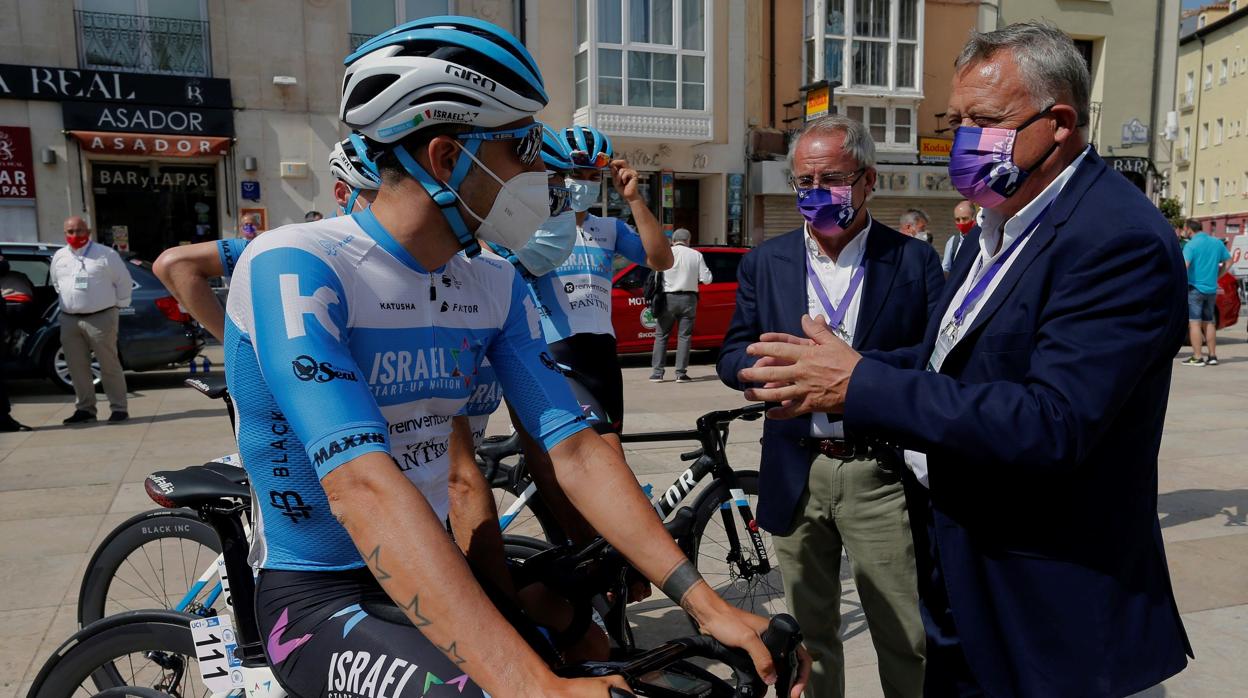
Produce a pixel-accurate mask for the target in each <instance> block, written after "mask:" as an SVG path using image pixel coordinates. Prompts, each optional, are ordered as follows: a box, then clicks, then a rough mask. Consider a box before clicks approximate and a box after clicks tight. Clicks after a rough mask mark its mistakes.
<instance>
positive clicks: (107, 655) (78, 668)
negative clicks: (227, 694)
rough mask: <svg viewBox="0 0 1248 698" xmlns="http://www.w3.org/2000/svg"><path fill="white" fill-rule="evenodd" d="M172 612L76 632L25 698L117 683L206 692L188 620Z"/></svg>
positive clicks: (196, 694) (198, 696) (62, 695)
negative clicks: (197, 663) (200, 676)
mask: <svg viewBox="0 0 1248 698" xmlns="http://www.w3.org/2000/svg"><path fill="white" fill-rule="evenodd" d="M195 618H196V616H192V615H189V614H186V613H177V612H175V611H156V610H153V611H130V612H128V613H122V614H119V615H115V616H110V617H108V618H105V619H103V620H101V621H97V622H95V623H92V624H91V625H88V626H87V627H85V628H83V629H82V630H79V631H78V632H77V633H75V634H74V635H73V637H71V638H69V639H68V640H66V641H65V643H64V644H62V645H61V646H60V648H58V649H57V650H56V652H55V653H53V655H52V656H51V657H49V658H48V660H47V662H45V663H44V665H43V668H42V669H41V670H40V671H39V675H38V676H37V677H35V682H34V685H32V686H31V689H30V693H29V694H28V698H87V697H89V696H96V695H99V694H101V693H108V694H110V695H111V694H112V693H113V691H111V690H110V689H115V688H118V687H121V686H130V687H141V688H145V689H151V690H152V691H157V692H160V693H165V694H168V695H169V696H171V697H172V698H206V697H207V696H209V695H211V693H210V691H208V689H207V688H206V687H205V686H204V685H203V682H202V680H201V679H200V678H199V671H198V667H197V666H196V660H195V642H194V640H193V639H192V638H191V628H190V622H191V621H192V620H194V619H195Z"/></svg>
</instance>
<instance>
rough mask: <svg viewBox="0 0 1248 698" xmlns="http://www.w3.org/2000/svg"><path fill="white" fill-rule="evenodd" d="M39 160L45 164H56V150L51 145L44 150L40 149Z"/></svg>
mask: <svg viewBox="0 0 1248 698" xmlns="http://www.w3.org/2000/svg"><path fill="white" fill-rule="evenodd" d="M39 162H42V163H43V164H45V165H55V164H56V151H55V150H53V149H52V148H51V147H48V148H44V149H43V150H41V151H39Z"/></svg>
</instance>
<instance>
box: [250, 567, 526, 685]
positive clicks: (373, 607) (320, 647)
mask: <svg viewBox="0 0 1248 698" xmlns="http://www.w3.org/2000/svg"><path fill="white" fill-rule="evenodd" d="M478 581H480V580H479V579H478ZM486 593H487V595H490V596H491V598H494V599H497V597H496V596H494V595H493V594H491V591H490V589H489V588H486ZM495 605H496V606H498V605H499V604H498V602H497V600H496V602H495ZM499 610H500V611H502V612H503V613H504V617H506V618H507V620H508V621H510V622H512V623H513V626H516V627H517V630H519V631H520V633H521V636H522V637H524V638H525V639H526V640H527V641H528V642H529V643H530V645H531V646H532V645H535V644H541V643H544V642H545V640H543V639H541V638H540V636H539V637H536V638H535V637H533V636H532V632H533V629H532V627H531V626H529V627H527V628H526V627H525V623H523V622H517V620H518V619H517V617H516V615H515V612H514V610H512V609H507V608H505V607H499ZM256 616H257V620H258V622H259V625H260V633H261V635H260V637H261V638H262V639H263V640H264V642H265V653H266V655H267V657H268V661H269V666H271V667H272V668H273V673H274V674H275V675H276V677H277V681H278V683H280V684H281V685H282V687H283V688H284V689H286V691H287V693H289V694H290V695H292V696H300V698H317V697H320V698H381V697H382V696H388V697H390V698H407V697H409V696H432V697H434V698H436V697H437V696H443V695H445V696H456V698H459V697H460V696H465V697H471V698H480V697H481V696H485V695H486V694H485V692H484V691H482V690H481V689H480V688H479V687H478V686H477V685H476V684H475V683H474V682H473V681H472V679H470V678H468V675H467V674H466V673H465V672H464V671H462V670H461V669H460V667H459V665H458V664H457V663H456V662H454V661H452V660H451V659H450V658H449V657H448V656H447V654H446V653H444V652H443V651H442V650H440V649H438V648H437V647H436V646H435V645H434V644H433V642H432V641H430V640H428V639H426V638H425V636H424V635H422V634H421V633H420V631H419V630H417V629H416V627H415V626H413V625H412V624H411V622H410V621H409V620H408V619H407V616H406V615H404V613H403V611H402V610H401V609H400V608H399V607H398V606H396V605H395V604H394V602H393V601H391V600H390V597H389V596H387V595H386V592H385V591H383V590H382V588H381V585H379V584H378V583H377V580H376V578H374V577H373V574H372V572H370V571H369V570H368V568H367V567H361V568H360V569H357V570H347V571H342V572H292V571H286V570H261V572H260V576H259V579H258V580H257V581H256ZM535 649H539V648H538V647H535ZM543 654H545V653H543ZM544 658H547V661H550V660H549V658H548V657H544Z"/></svg>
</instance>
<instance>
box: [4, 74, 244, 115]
mask: <svg viewBox="0 0 1248 698" xmlns="http://www.w3.org/2000/svg"><path fill="white" fill-rule="evenodd" d="M0 97H3V98H8V99H44V100H49V101H53V102H60V101H64V100H67V99H73V100H79V101H85V102H99V101H104V102H141V103H145V104H163V105H169V106H188V107H219V108H223V109H229V108H231V107H233V106H234V102H233V98H232V96H231V94H230V81H229V80H223V79H221V78H196V77H176V76H172V75H142V74H138V73H116V72H113V71H111V70H79V69H76V68H45V67H42V66H35V65H6V64H0Z"/></svg>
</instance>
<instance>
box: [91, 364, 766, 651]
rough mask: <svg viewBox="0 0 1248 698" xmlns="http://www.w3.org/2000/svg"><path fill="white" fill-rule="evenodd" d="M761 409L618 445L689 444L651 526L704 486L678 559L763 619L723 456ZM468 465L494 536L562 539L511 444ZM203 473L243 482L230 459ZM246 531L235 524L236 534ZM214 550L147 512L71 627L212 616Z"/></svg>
mask: <svg viewBox="0 0 1248 698" xmlns="http://www.w3.org/2000/svg"><path fill="white" fill-rule="evenodd" d="M186 383H187V385H189V386H190V387H193V388H195V389H196V390H198V391H200V392H201V393H203V394H204V395H206V396H207V397H209V398H213V399H220V400H223V401H224V402H225V405H226V409H227V413H228V414H229V416H230V421H231V424H233V422H234V407H233V403H232V401H231V400H230V396H229V392H228V390H227V389H226V387H225V384H224V381H220V380H218V381H212V380H209V379H190V380H188V381H186ZM763 409H764V407H763V406H762V405H750V406H747V407H743V408H739V409H735V410H722V411H715V412H710V413H707V414H705V415H703V416H702V417H700V418H699V419H698V420H697V425H696V428H695V429H692V430H686V431H666V432H652V433H644V434H632V435H625V436H624V441H626V442H630V443H643V442H664V441H675V440H692V441H697V442H698V443H699V444H700V448H698V449H697V450H694V451H692V452H689V453H685V454H683V455H681V460H682V461H686V462H687V461H694V462H693V465H692V466H690V467H689V468H687V469H686V470H684V471H683V472H682V473H681V474H680V475H679V476H678V477H677V478H676V480H675V481H674V482H672V483H671V485H669V486H668V487H667V488H665V489H663V490H662V491H661V492H660V493H659V494H657V495H654V496H652V497H651V502H652V504H653V505H654V507H655V510H656V512H657V513H658V515H659V517H660V518H661V519H663V520H667V519H668V518H669V517H670V516H671V515H672V513H673V512H674V511H676V509H677V507H679V506H680V505H681V504H682V503H684V502H685V501H686V500H688V499H689V498H690V496H691V494H692V493H693V492H694V491H695V489H696V488H697V487H698V485H699V484H700V483H701V482H702V481H703V480H706V479H707V478H708V477H709V478H710V479H709V481H708V482H707V484H706V486H705V487H704V488H702V490H701V491H700V492H698V494H697V495H696V497H695V498H694V500H693V501H694V503H693V511H694V515H695V523H694V527H693V532H692V535H691V536H689V537H688V538H687V539H685V541H684V543H683V546H682V547H683V550H684V552H685V554H686V555H688V556H689V558H690V560H692V561H693V562H694V564H695V566H696V567H697V568H698V570H699V571H700V572H701V573H702V575H703V576H704V577H705V578H706V580H707V582H708V583H710V584H711V586H712V587H713V588H714V589H715V590H716V591H717V592H718V593H720V595H721V596H723V597H724V598H725V599H726V600H728V601H729V602H730V603H733V604H734V605H736V606H738V607H741V608H744V609H745V610H748V611H751V612H754V613H759V614H761V615H769V614H774V613H781V612H785V611H787V605H786V604H785V603H784V593H783V586H782V584H781V577H780V571H779V568H778V566H777V565H776V562H775V556H774V549H773V547H772V544H771V537H770V534H768V533H766V532H765V531H762V530H761V529H759V528H758V526H757V524H756V523H755V520H754V511H755V509H756V503H757V496H758V473H757V472H756V471H752V470H749V471H737V470H734V469H733V468H732V466H731V465H730V464H729V463H728V459H727V455H726V452H725V451H726V446H727V439H728V433H729V427H730V425H731V423H732V422H733V421H735V420H738V419H739V420H743V421H751V420H755V419H758V418H759V417H760V416H761V415H762V412H763ZM477 461H478V467H480V468H481V470H482V472H483V473H484V475H485V477H486V479H487V480H488V481H489V482H490V484H491V487H492V488H493V490H494V492H495V494H496V503H497V504H498V510H499V511H500V512H501V513H500V526H501V527H502V528H503V531H504V533H516V532H518V533H523V534H527V535H529V536H533V537H544V538H545V539H546V540H547V541H553V542H561V541H564V540H566V538H565V537H564V536H563V534H562V531H561V529H560V527H559V525H558V522H557V521H556V520H555V517H554V516H553V515H552V514H551V513H550V512H549V510H548V509H547V508H546V507H545V505H544V504H543V502H542V500H541V497H540V495H539V493H538V492H537V487H536V485H535V484H534V482H533V481H532V478H531V476H530V475H529V473H528V470H527V468H526V467H525V465H524V460H523V456H522V455H521V451H520V447H519V439H518V437H517V436H516V435H514V434H513V435H512V436H510V437H503V438H494V439H487V440H486V442H485V443H483V444H482V445H481V447H480V448H479V449H478V451H477ZM205 465H206V467H209V468H212V469H215V470H216V471H218V472H219V473H221V474H222V475H223V476H225V477H227V478H230V479H233V480H236V481H237V482H238V483H240V484H245V483H246V472H245V471H244V470H242V468H241V467H239V466H240V465H241V463H239V461H238V458H237V455H236V454H235V455H233V456H227V457H224V458H222V459H219V461H217V462H214V463H209V464H205ZM644 489H645V490H646V493H647V495H648V496H650V495H651V494H652V489H653V488H652V487H651V486H650V485H646V486H645V487H644ZM248 523H249V522H248V520H247V518H246V516H244V525H245V526H246V525H247V524H248ZM217 541H218V538H217V536H216V535H215V533H214V532H213V530H212V529H211V527H210V526H208V525H207V524H206V523H205V522H204V521H203V520H201V518H200V517H199V516H198V515H197V514H196V512H193V511H190V510H186V509H173V510H170V509H155V510H151V511H147V512H143V513H141V514H137V515H135V516H134V517H132V518H130V519H129V520H127V521H125V522H123V523H122V524H121V525H119V526H118V527H117V528H116V529H114V530H113V531H112V532H111V533H110V534H109V535H108V536H107V537H106V538H105V539H104V541H103V543H102V544H101V545H100V546H99V547H98V548H97V549H96V551H95V553H94V554H93V555H92V558H91V560H90V562H89V564H88V565H87V570H86V573H85V574H84V575H83V580H82V584H81V586H80V590H79V596H78V621H79V626H80V627H85V626H86V625H88V624H90V623H92V622H94V621H96V620H98V619H100V618H103V617H105V616H107V615H111V614H114V613H119V612H123V611H128V610H134V609H142V608H170V609H173V610H175V611H184V612H188V613H192V614H195V615H199V616H202V617H210V616H212V615H213V614H214V613H216V612H217V611H219V610H220V606H221V603H222V599H221V591H222V588H221V584H220V581H219V578H220V568H221V564H222V561H221V558H220V553H221V550H220V548H219V546H218V542H217Z"/></svg>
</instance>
